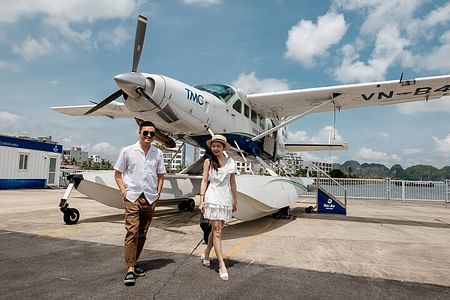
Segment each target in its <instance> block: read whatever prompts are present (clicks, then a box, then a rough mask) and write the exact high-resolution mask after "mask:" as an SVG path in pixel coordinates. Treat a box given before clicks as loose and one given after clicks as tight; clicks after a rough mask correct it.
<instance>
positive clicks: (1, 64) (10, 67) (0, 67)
mask: <svg viewBox="0 0 450 300" xmlns="http://www.w3.org/2000/svg"><path fill="white" fill-rule="evenodd" d="M0 71H13V72H21V71H22V69H21V68H20V67H19V65H17V64H14V63H9V62H7V61H4V60H1V59H0Z"/></svg>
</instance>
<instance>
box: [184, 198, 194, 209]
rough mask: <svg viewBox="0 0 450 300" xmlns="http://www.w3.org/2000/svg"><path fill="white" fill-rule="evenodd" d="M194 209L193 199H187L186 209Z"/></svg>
mask: <svg viewBox="0 0 450 300" xmlns="http://www.w3.org/2000/svg"><path fill="white" fill-rule="evenodd" d="M194 209H195V201H194V200H193V199H188V200H187V201H186V210H187V211H193V210H194Z"/></svg>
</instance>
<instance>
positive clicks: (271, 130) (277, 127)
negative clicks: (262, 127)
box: [252, 99, 333, 141]
mask: <svg viewBox="0 0 450 300" xmlns="http://www.w3.org/2000/svg"><path fill="white" fill-rule="evenodd" d="M331 102H333V99H331V100H328V101H325V102H322V103H320V104H319V105H317V106H314V107H313V108H311V109H308V110H307V111H305V112H303V113H301V114H299V115H296V116H295V117H292V118H290V119H288V120H286V121H284V122H281V123H280V124H279V125H277V126H275V127H273V128H271V129H269V130H266V131H264V132H263V133H261V134H259V135H257V136H255V137H254V138H252V141H256V140H259V139H260V138H262V137H265V136H266V135H269V134H271V133H272V132H274V131H277V130H278V129H280V128H283V127H286V126H287V125H288V124H290V123H292V122H294V121H295V120H297V119H299V118H301V117H303V116H305V115H307V114H309V113H311V112H313V111H315V110H316V109H318V108H320V107H322V106H325V105H327V104H330V103H331Z"/></svg>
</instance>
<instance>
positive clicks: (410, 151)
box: [402, 148, 423, 155]
mask: <svg viewBox="0 0 450 300" xmlns="http://www.w3.org/2000/svg"><path fill="white" fill-rule="evenodd" d="M402 152H403V154H404V155H415V154H419V153H422V152H423V150H422V149H417V148H406V149H403V151H402Z"/></svg>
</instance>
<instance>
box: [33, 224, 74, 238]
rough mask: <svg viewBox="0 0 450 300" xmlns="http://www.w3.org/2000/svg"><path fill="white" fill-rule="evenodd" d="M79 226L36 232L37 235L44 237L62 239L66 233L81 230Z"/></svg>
mask: <svg viewBox="0 0 450 300" xmlns="http://www.w3.org/2000/svg"><path fill="white" fill-rule="evenodd" d="M80 226H81V224H77V225H64V228H60V229H52V230H43V231H40V232H38V233H37V234H38V235H45V236H49V237H63V236H64V235H65V234H66V233H68V232H72V231H77V230H79V229H81V228H80Z"/></svg>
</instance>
